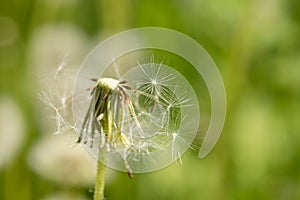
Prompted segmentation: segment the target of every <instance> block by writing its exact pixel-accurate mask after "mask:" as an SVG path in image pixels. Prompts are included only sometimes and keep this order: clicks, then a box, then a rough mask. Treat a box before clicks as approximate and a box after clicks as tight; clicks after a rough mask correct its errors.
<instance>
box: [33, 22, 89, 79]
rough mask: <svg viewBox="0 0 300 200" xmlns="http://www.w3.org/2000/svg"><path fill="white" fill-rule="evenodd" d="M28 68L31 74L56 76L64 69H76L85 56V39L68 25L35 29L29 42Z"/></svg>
mask: <svg viewBox="0 0 300 200" xmlns="http://www.w3.org/2000/svg"><path fill="white" fill-rule="evenodd" d="M28 46H29V49H28V50H29V51H28V52H29V55H28V58H29V59H28V60H29V66H30V67H31V68H32V73H33V74H37V75H38V76H42V75H43V76H46V77H49V73H53V76H57V75H58V74H59V72H60V71H62V70H63V69H64V68H66V67H68V68H70V67H72V68H75V69H77V68H78V67H79V65H80V64H81V62H82V60H83V58H84V57H85V55H86V53H87V52H86V49H87V39H86V36H85V34H84V33H83V32H82V31H81V30H80V29H79V28H77V27H75V26H72V25H69V24H59V25H57V24H56V25H46V26H43V27H41V28H38V29H36V30H35V31H34V32H33V34H32V37H31V38H30V41H29V45H28Z"/></svg>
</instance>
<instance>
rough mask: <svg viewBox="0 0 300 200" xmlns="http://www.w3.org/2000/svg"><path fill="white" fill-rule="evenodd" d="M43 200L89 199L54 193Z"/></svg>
mask: <svg viewBox="0 0 300 200" xmlns="http://www.w3.org/2000/svg"><path fill="white" fill-rule="evenodd" d="M42 200H88V198H86V197H84V196H82V195H77V194H73V193H72V194H71V193H54V194H51V195H49V196H47V197H45V198H43V199H42Z"/></svg>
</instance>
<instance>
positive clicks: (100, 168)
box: [94, 160, 106, 200]
mask: <svg viewBox="0 0 300 200" xmlns="http://www.w3.org/2000/svg"><path fill="white" fill-rule="evenodd" d="M97 162H98V163H97V176H96V184H95V193H94V200H103V199H104V185H105V173H106V166H105V164H103V163H102V162H101V161H99V160H98V161H97Z"/></svg>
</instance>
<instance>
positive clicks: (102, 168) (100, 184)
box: [94, 98, 112, 200]
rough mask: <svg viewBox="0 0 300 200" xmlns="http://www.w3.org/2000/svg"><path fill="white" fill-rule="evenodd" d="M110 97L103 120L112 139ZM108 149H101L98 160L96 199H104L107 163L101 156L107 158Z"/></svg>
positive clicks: (103, 124) (107, 100)
mask: <svg viewBox="0 0 300 200" xmlns="http://www.w3.org/2000/svg"><path fill="white" fill-rule="evenodd" d="M110 103H111V102H110V98H105V102H104V104H105V106H104V107H105V110H104V113H103V114H104V120H101V121H100V123H101V124H102V127H103V130H104V133H105V135H106V138H107V139H108V140H110V138H111V131H112V130H111V127H112V112H111V107H110ZM106 156H107V155H106V150H104V151H101V152H100V149H99V155H98V157H99V158H98V161H97V175H96V183H95V193H94V200H103V199H104V187H105V174H106V165H105V163H102V162H101V158H106Z"/></svg>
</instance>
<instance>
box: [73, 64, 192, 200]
mask: <svg viewBox="0 0 300 200" xmlns="http://www.w3.org/2000/svg"><path fill="white" fill-rule="evenodd" d="M92 81H94V84H93V85H92V87H90V88H88V92H89V93H90V99H89V101H90V103H89V106H88V108H87V110H86V114H85V117H84V118H83V120H81V121H78V123H77V125H79V129H80V131H79V138H78V141H77V142H78V143H83V144H84V145H85V146H86V148H87V149H88V150H89V151H90V152H91V153H92V154H93V155H94V157H95V158H97V159H98V160H99V162H98V177H97V180H96V181H97V183H96V187H95V199H102V198H103V187H104V173H105V165H108V166H109V167H112V168H115V169H118V170H122V171H127V173H128V175H129V177H130V178H132V173H133V172H146V171H153V170H154V169H157V168H158V167H163V166H166V165H167V164H169V163H170V162H173V161H175V160H177V159H178V158H180V156H181V155H182V153H183V152H184V151H185V150H186V149H187V148H188V147H189V145H190V144H191V142H192V141H193V138H194V136H195V135H194V134H195V133H196V132H195V129H197V125H198V123H197V122H198V115H197V113H198V104H197V100H196V98H195V94H194V93H193V90H192V88H191V87H190V86H189V84H188V82H187V81H186V80H185V79H184V78H183V77H182V75H180V74H179V73H178V72H177V71H175V70H173V69H171V68H170V67H167V66H165V65H163V64H162V63H151V64H143V65H141V64H139V66H137V67H136V68H134V69H132V70H130V71H128V72H127V73H126V74H125V75H124V76H123V77H121V78H120V80H116V79H112V78H99V79H92ZM195 113H196V114H195ZM187 120H189V121H192V120H196V123H195V122H194V123H185V121H187Z"/></svg>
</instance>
